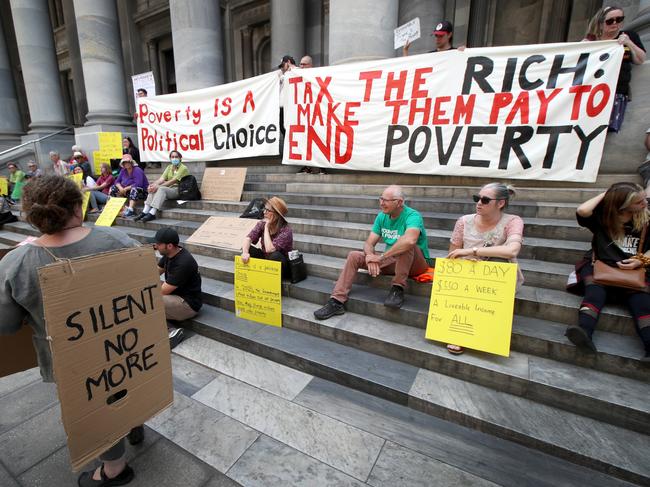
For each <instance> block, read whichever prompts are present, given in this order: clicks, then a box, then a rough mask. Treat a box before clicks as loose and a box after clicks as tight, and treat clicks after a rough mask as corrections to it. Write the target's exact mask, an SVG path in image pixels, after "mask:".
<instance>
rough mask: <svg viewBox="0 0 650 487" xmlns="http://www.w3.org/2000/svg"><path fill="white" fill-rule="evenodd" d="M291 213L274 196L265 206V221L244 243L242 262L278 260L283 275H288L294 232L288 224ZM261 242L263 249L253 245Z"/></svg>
mask: <svg viewBox="0 0 650 487" xmlns="http://www.w3.org/2000/svg"><path fill="white" fill-rule="evenodd" d="M288 212H289V209H288V208H287V204H286V203H285V202H284V200H283V199H281V198H278V197H277V196H274V197H273V198H270V199H268V200H267V201H266V202H265V204H264V219H263V220H261V221H260V222H259V223H258V224H257V225H255V226H254V227H253V229H252V230H251V231H250V233H249V234H248V235H247V236H246V238H244V242H243V243H242V253H241V260H242V262H243V263H244V264H245V263H247V262H248V259H250V258H251V257H253V258H256V259H269V260H276V261H278V262H281V263H282V274H283V275H285V276H286V275H287V272H288V266H289V256H288V254H289V252H291V251H292V250H293V231H292V230H291V227H290V226H289V223H288V222H287V219H286V216H287V213H288ZM257 242H261V247H262V248H261V249H258V248H257V247H253V246H252V245H253V244H256V243H257Z"/></svg>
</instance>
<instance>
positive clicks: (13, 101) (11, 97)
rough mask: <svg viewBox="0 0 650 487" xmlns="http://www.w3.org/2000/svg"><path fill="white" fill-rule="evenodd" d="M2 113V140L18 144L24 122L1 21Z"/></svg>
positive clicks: (0, 96) (0, 98)
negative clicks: (21, 116)
mask: <svg viewBox="0 0 650 487" xmlns="http://www.w3.org/2000/svg"><path fill="white" fill-rule="evenodd" d="M0 113H2V116H0V140H3V139H4V140H5V141H9V140H13V142H15V144H14V145H17V144H18V142H17V141H18V137H19V136H20V135H22V134H23V124H22V120H21V118H20V110H19V108H18V98H17V97H16V87H15V86H14V80H13V76H12V74H11V64H10V62H9V54H8V53H7V41H6V39H5V33H4V29H3V28H2V22H0Z"/></svg>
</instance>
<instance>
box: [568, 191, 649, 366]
mask: <svg viewBox="0 0 650 487" xmlns="http://www.w3.org/2000/svg"><path fill="white" fill-rule="evenodd" d="M576 217H577V219H578V224H579V225H580V226H582V227H586V228H588V229H589V230H591V232H592V233H593V235H594V236H593V238H592V240H591V251H590V252H589V253H588V254H587V255H586V256H585V259H584V260H582V261H581V262H579V263H578V264H577V265H576V277H577V283H576V285H580V287H582V285H584V299H583V300H582V303H581V304H580V309H579V311H578V326H570V327H569V328H568V329H567V331H566V336H567V338H568V339H569V340H570V341H571V342H572V343H573V344H574V345H575V346H577V347H578V348H580V349H582V350H584V351H587V352H592V353H595V352H596V351H597V350H596V346H595V345H594V342H593V341H592V336H593V333H594V330H595V329H596V324H597V323H598V317H599V316H600V311H601V310H602V308H603V306H604V305H605V301H606V300H607V298H608V297H609V298H611V297H615V298H616V300H617V301H625V302H626V303H627V306H628V308H629V309H630V313H631V314H632V317H633V318H634V324H635V325H636V331H637V333H638V334H639V337H641V341H642V342H643V345H644V347H645V355H644V356H643V357H642V358H641V361H642V362H650V293H649V289H648V282H649V280H648V267H649V266H650V238H648V236H647V231H648V224H649V223H650V212H649V211H648V203H647V201H646V194H645V190H644V189H643V187H642V186H640V185H638V184H635V183H616V184H613V185H612V186H610V188H609V189H608V190H607V191H606V192H605V193H601V194H599V195H598V196H596V197H594V198H591V199H590V200H588V201H586V202H584V203H583V204H581V205H580V206H579V207H578V209H577V211H576ZM635 281H636V282H635Z"/></svg>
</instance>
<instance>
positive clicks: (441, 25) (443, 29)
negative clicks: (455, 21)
mask: <svg viewBox="0 0 650 487" xmlns="http://www.w3.org/2000/svg"><path fill="white" fill-rule="evenodd" d="M453 31H454V26H453V25H451V22H449V21H448V20H443V21H442V22H438V25H436V28H435V29H433V32H432V33H433V35H443V34H451V33H452V32H453Z"/></svg>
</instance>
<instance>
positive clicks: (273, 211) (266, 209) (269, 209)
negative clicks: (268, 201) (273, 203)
mask: <svg viewBox="0 0 650 487" xmlns="http://www.w3.org/2000/svg"><path fill="white" fill-rule="evenodd" d="M264 211H268V212H270V213H275V210H274V209H273V208H267V207H266V206H265V207H264Z"/></svg>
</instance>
